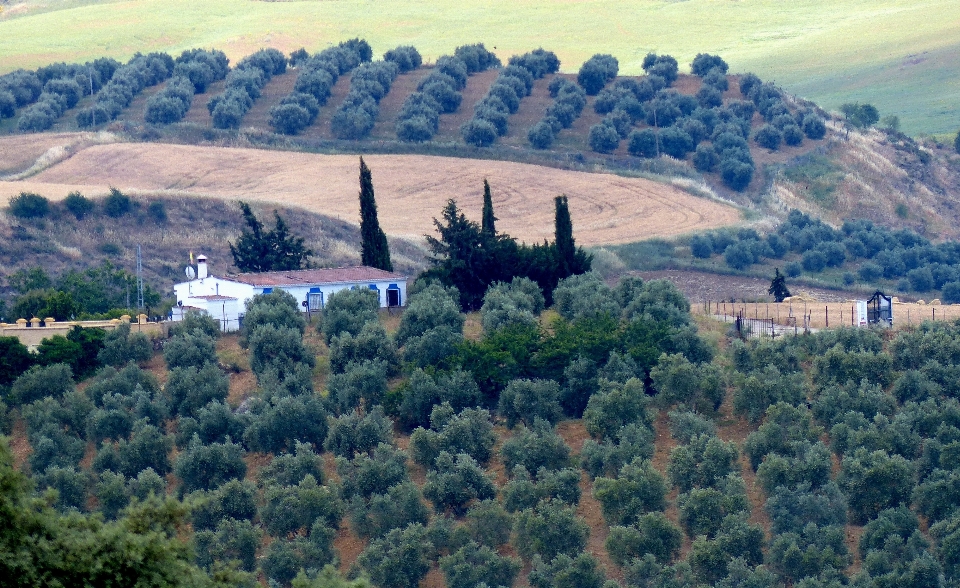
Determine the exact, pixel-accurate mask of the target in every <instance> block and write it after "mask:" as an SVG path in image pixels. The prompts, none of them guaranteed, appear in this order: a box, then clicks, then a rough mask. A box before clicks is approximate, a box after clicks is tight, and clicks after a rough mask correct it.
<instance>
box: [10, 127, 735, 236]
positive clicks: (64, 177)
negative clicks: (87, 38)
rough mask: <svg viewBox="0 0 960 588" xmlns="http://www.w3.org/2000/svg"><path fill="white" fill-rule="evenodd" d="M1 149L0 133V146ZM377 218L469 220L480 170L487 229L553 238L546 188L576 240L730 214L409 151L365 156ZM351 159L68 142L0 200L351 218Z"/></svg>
mask: <svg viewBox="0 0 960 588" xmlns="http://www.w3.org/2000/svg"><path fill="white" fill-rule="evenodd" d="M6 148H7V146H6V143H3V142H0V152H3V151H4V150H5V149H6ZM365 159H366V161H367V164H368V165H369V166H370V168H371V170H372V171H373V180H374V186H375V188H376V191H377V202H378V207H379V218H380V223H381V225H382V226H383V229H384V231H386V232H387V233H388V234H390V235H393V236H397V237H405V238H413V239H419V238H422V236H423V235H425V234H432V233H433V232H434V227H433V222H432V219H433V218H434V217H439V216H440V213H441V209H442V208H443V206H444V205H445V204H446V202H447V200H448V199H450V198H454V199H455V200H457V203H458V205H459V206H460V207H461V208H462V209H463V210H464V212H465V213H466V215H467V216H468V217H469V218H472V219H476V220H479V218H480V208H481V203H482V189H483V179H484V178H487V179H488V180H489V182H490V184H491V187H492V191H493V200H494V206H495V208H496V214H497V216H498V218H499V219H500V221H499V223H498V225H497V228H498V230H500V231H501V232H505V233H508V234H510V235H512V236H514V237H517V238H518V239H520V240H522V241H526V242H527V243H531V242H540V241H543V240H544V239H549V238H552V236H553V213H554V206H553V198H554V197H556V196H558V195H560V194H566V195H567V196H568V197H569V201H570V210H571V215H572V217H573V222H574V229H575V236H576V238H577V242H578V243H579V244H580V245H585V246H592V245H601V244H615V243H627V242H633V241H638V240H641V239H649V238H653V237H667V236H673V235H680V234H685V233H691V232H695V231H700V230H706V229H710V228H714V227H719V226H725V225H731V224H735V223H737V222H738V221H739V220H740V213H739V211H738V210H737V209H735V208H733V207H731V206H726V205H724V204H721V203H719V202H715V201H712V200H708V199H706V198H700V197H696V196H693V195H691V194H689V193H687V192H684V191H683V190H680V189H679V188H676V187H673V186H670V185H666V184H661V183H657V182H653V181H650V180H646V179H642V178H625V177H621V176H616V175H611V174H594V173H586V172H577V171H567V170H558V169H552V168H546V167H540V166H534V165H528V164H519V163H511V162H500V161H485V160H473V159H457V158H449V157H432V156H420V155H369V156H366V157H365ZM358 164H359V160H358V158H357V156H355V155H314V154H307V153H291V152H278V151H264V150H257V149H239V148H221V147H197V146H185V145H163V144H151V143H137V144H130V143H113V144H105V145H92V146H89V147H86V148H83V149H80V150H79V151H78V152H77V153H75V154H73V155H72V156H71V157H69V158H67V159H65V160H64V161H62V162H60V163H57V164H54V165H52V166H51V167H49V168H48V169H46V170H45V171H43V172H41V173H39V174H37V175H34V176H32V177H30V178H29V179H27V180H25V181H7V182H0V202H3V203H5V202H6V201H7V200H8V199H9V198H11V197H13V196H15V195H17V194H18V193H20V192H21V191H24V190H29V191H34V192H37V193H40V194H42V195H44V196H46V197H48V198H51V199H60V198H63V197H65V196H66V195H67V194H68V193H69V192H70V191H71V190H79V191H80V192H82V193H84V194H85V195H89V196H93V195H97V194H101V193H105V192H106V191H107V190H108V188H109V187H111V186H113V187H117V188H119V189H121V190H124V191H131V192H133V193H143V194H168V195H191V196H209V197H217V198H226V199H243V200H246V201H254V202H268V203H269V202H273V203H277V204H282V205H285V206H297V207H302V208H305V209H307V210H310V211H313V212H318V213H322V214H325V215H328V216H333V217H338V218H340V219H342V220H344V221H347V222H353V223H355V222H358V221H359V212H358V204H357V190H358V185H359V180H358V174H359V171H358Z"/></svg>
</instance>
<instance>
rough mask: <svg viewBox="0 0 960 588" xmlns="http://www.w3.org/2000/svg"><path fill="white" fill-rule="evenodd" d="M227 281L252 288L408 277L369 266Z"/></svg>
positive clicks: (254, 275) (249, 275) (253, 275)
mask: <svg viewBox="0 0 960 588" xmlns="http://www.w3.org/2000/svg"><path fill="white" fill-rule="evenodd" d="M225 279H227V280H233V281H236V282H242V283H244V284H250V285H251V286H266V287H272V286H314V285H319V284H352V283H364V282H383V281H387V280H394V281H404V280H406V279H407V276H404V275H402V274H397V273H394V272H387V271H384V270H381V269H377V268H374V267H367V266H359V267H335V268H325V269H309V270H297V271H288V272H263V273H244V274H234V275H232V276H226V277H225Z"/></svg>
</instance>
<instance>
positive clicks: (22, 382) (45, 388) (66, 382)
mask: <svg viewBox="0 0 960 588" xmlns="http://www.w3.org/2000/svg"><path fill="white" fill-rule="evenodd" d="M71 391H73V372H71V370H70V367H69V366H67V365H66V364H62V363H58V364H53V365H50V366H47V367H40V366H34V367H32V368H30V369H29V370H27V371H26V372H24V373H23V375H21V376H20V377H19V378H17V380H16V381H15V382H14V383H13V386H12V387H11V388H10V401H11V403H12V404H13V405H14V406H18V405H24V404H30V403H31V402H34V401H36V400H41V399H43V398H53V399H55V400H59V399H61V398H63V397H64V395H66V394H68V393H70V392H71Z"/></svg>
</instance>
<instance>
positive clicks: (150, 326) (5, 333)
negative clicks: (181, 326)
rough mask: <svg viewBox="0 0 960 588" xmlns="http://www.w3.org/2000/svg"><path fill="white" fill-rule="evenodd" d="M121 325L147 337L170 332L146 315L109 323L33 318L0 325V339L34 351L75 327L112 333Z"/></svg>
mask: <svg viewBox="0 0 960 588" xmlns="http://www.w3.org/2000/svg"><path fill="white" fill-rule="evenodd" d="M123 323H130V330H131V331H132V332H135V333H145V334H146V335H147V337H150V338H154V337H166V336H167V333H168V332H169V330H170V324H169V323H149V322H147V317H146V315H140V316H139V317H137V320H133V321H131V319H130V317H129V316H127V315H124V316H122V317H120V318H118V319H113V320H109V321H64V322H58V321H55V320H54V319H52V318H47V319H44V320H40V319H39V318H36V317H34V318H33V319H31V320H29V321H28V320H26V319H20V320H18V321H17V322H16V323H14V324H10V323H0V337H16V338H17V339H19V340H20V342H21V343H23V344H24V345H26V346H27V347H28V348H30V349H36V347H37V346H38V345H40V342H41V341H43V340H44V339H49V338H50V337H53V336H54V335H61V336H63V337H66V336H67V333H69V332H70V329H72V328H73V327H75V326H79V327H80V328H83V329H90V328H99V329H103V330H105V331H112V330H114V329H116V328H117V327H119V326H120V325H121V324H123Z"/></svg>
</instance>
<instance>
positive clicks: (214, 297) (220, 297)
mask: <svg viewBox="0 0 960 588" xmlns="http://www.w3.org/2000/svg"><path fill="white" fill-rule="evenodd" d="M187 298H198V299H200V300H236V298H235V297H233V296H223V295H222V294H211V295H209V296H187Z"/></svg>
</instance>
